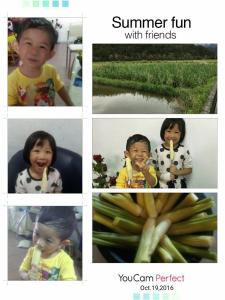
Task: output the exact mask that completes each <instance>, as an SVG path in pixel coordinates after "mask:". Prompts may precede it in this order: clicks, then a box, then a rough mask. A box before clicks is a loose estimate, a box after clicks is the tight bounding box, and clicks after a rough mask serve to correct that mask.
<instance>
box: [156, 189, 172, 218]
mask: <svg viewBox="0 0 225 300" xmlns="http://www.w3.org/2000/svg"><path fill="white" fill-rule="evenodd" d="M168 196H169V194H168V193H158V196H157V198H156V202H155V205H156V210H157V212H158V214H159V213H160V212H161V210H162V209H163V207H164V206H165V205H166V203H167V201H168Z"/></svg>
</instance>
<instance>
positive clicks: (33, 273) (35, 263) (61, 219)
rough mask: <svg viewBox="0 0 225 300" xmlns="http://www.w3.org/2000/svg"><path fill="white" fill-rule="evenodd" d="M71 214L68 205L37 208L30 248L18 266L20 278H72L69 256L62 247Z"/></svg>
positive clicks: (72, 222) (71, 223) (70, 227)
mask: <svg viewBox="0 0 225 300" xmlns="http://www.w3.org/2000/svg"><path fill="white" fill-rule="evenodd" d="M74 226H75V217H74V211H73V208H72V207H62V206H45V207H42V208H41V211H40V214H39V215H38V217H37V219H36V222H35V226H34V230H33V244H34V247H31V248H29V249H28V252H27V254H26V256H25V258H24V260H23V262H22V264H21V266H20V268H19V274H20V277H21V279H22V280H76V279H77V276H76V274H75V270H74V263H73V260H72V258H71V257H70V256H69V255H68V254H67V253H66V252H65V251H64V250H63V249H62V248H63V247H64V246H65V245H67V243H68V240H67V239H68V238H69V237H70V236H71V234H72V233H73V230H74Z"/></svg>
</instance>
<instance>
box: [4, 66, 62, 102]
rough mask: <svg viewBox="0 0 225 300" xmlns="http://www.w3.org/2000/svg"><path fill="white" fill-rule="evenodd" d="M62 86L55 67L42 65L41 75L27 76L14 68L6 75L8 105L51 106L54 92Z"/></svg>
mask: <svg viewBox="0 0 225 300" xmlns="http://www.w3.org/2000/svg"><path fill="white" fill-rule="evenodd" d="M62 87H63V82H62V81H61V80H60V77H59V74H58V73H57V71H56V69H55V67H53V66H52V65H49V64H45V65H44V66H42V72H41V75H40V76H38V77H36V78H29V77H27V76H25V75H23V74H22V73H21V72H20V69H19V68H16V69H15V70H14V71H13V72H12V73H10V74H9V76H8V105H22V106H24V105H25V106H36V105H38V106H53V105H54V104H55V103H54V99H55V92H58V91H59V90H60V89H61V88H62Z"/></svg>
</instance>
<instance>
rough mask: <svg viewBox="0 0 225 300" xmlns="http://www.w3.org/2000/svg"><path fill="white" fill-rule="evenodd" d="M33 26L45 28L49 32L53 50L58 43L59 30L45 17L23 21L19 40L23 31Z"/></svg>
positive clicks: (18, 36)
mask: <svg viewBox="0 0 225 300" xmlns="http://www.w3.org/2000/svg"><path fill="white" fill-rule="evenodd" d="M32 28H36V29H40V30H43V31H45V32H46V33H47V34H48V36H49V39H50V44H51V50H52V49H53V48H54V46H55V44H56V43H57V40H58V32H57V31H56V30H55V28H54V27H53V25H52V23H51V22H50V21H48V20H47V19H45V18H27V19H26V20H25V21H23V22H22V23H21V24H20V26H19V30H18V34H17V40H18V42H19V41H20V39H21V37H22V35H23V33H24V32H25V31H26V30H28V29H32Z"/></svg>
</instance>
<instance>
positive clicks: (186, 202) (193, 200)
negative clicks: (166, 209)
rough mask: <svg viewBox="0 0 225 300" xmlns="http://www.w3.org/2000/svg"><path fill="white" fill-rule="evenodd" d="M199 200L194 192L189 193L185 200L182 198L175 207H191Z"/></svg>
mask: <svg viewBox="0 0 225 300" xmlns="http://www.w3.org/2000/svg"><path fill="white" fill-rule="evenodd" d="M197 201H198V197H197V196H196V195H195V194H193V193H189V194H188V195H187V196H186V197H185V198H184V200H182V201H181V202H180V203H178V204H177V205H176V206H175V207H174V209H180V208H183V207H189V206H192V205H194V204H196V202H197Z"/></svg>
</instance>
